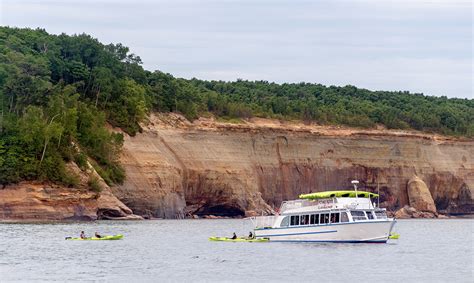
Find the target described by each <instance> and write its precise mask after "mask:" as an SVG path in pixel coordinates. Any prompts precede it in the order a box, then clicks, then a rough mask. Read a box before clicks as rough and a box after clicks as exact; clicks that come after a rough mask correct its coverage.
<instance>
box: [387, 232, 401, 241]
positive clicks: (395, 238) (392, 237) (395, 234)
mask: <svg viewBox="0 0 474 283" xmlns="http://www.w3.org/2000/svg"><path fill="white" fill-rule="evenodd" d="M388 238H389V239H393V240H397V239H398V238H400V234H397V233H390V236H388Z"/></svg>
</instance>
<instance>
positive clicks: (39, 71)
mask: <svg viewBox="0 0 474 283" xmlns="http://www.w3.org/2000/svg"><path fill="white" fill-rule="evenodd" d="M141 64H142V62H141V59H140V57H138V56H136V55H134V54H131V53H130V52H129V49H128V48H127V47H125V46H123V45H121V44H109V45H104V44H102V43H100V42H99V41H98V40H97V39H94V38H92V37H91V36H89V35H86V34H80V35H73V36H69V35H66V34H61V35H51V34H48V33H47V32H46V31H45V30H42V29H36V30H32V29H17V28H9V27H0V184H9V183H15V182H18V181H21V180H44V181H53V182H57V183H61V184H63V185H66V186H74V185H76V184H77V183H78V179H77V177H75V176H72V175H71V174H70V173H68V172H67V170H66V169H65V164H66V163H67V162H68V161H75V162H76V163H77V164H78V165H79V166H80V167H81V166H82V167H83V166H85V164H86V160H87V159H88V158H89V160H90V161H92V164H93V166H94V167H95V169H96V170H97V171H98V173H99V174H100V175H101V176H102V177H103V178H104V180H105V181H106V182H107V183H109V184H113V183H121V182H123V180H124V178H125V172H124V170H123V168H122V167H121V166H120V164H119V162H118V155H119V152H120V149H121V147H122V144H123V135H122V134H117V133H111V132H110V131H108V130H107V128H106V124H107V123H110V124H112V125H114V126H117V127H120V128H122V129H123V130H124V131H125V132H126V133H128V134H130V135H135V134H136V133H137V132H139V131H140V126H139V122H141V121H142V120H143V119H145V118H146V115H147V113H149V112H151V111H159V112H179V113H182V114H183V115H184V116H186V117H187V118H188V119H190V120H193V119H196V118H198V117H199V116H201V115H210V114H212V115H214V116H216V117H222V118H223V119H245V118H250V117H268V118H277V119H298V120H304V121H308V122H309V121H313V122H316V123H319V124H332V125H334V124H336V125H337V124H342V125H347V126H353V127H363V128H370V127H374V126H375V125H376V124H383V125H385V126H386V127H387V128H393V129H416V130H421V131H428V132H436V133H441V134H445V135H454V136H467V137H473V136H474V100H472V99H470V100H469V99H457V98H451V99H448V98H446V97H432V96H425V95H423V94H413V93H409V92H390V91H369V90H366V89H359V88H356V87H354V86H345V87H336V86H329V87H326V86H323V85H320V84H311V83H297V84H295V83H291V84H289V83H288V84H276V83H270V82H267V81H255V82H252V81H244V80H237V81H235V82H223V81H202V80H198V79H191V80H187V79H181V78H174V77H173V76H172V75H170V74H166V73H163V72H160V71H154V72H150V71H147V70H144V69H143V68H142V67H141Z"/></svg>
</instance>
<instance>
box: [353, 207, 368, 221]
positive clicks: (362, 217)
mask: <svg viewBox="0 0 474 283" xmlns="http://www.w3.org/2000/svg"><path fill="white" fill-rule="evenodd" d="M351 215H352V219H354V221H361V220H367V218H366V217H365V213H364V212H363V211H359V210H351Z"/></svg>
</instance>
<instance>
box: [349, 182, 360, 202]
mask: <svg viewBox="0 0 474 283" xmlns="http://www.w3.org/2000/svg"><path fill="white" fill-rule="evenodd" d="M351 183H352V185H354V190H355V192H356V198H357V184H359V181H357V180H352V182H351Z"/></svg>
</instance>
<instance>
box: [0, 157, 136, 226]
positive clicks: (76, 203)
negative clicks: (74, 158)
mask: <svg viewBox="0 0 474 283" xmlns="http://www.w3.org/2000/svg"><path fill="white" fill-rule="evenodd" d="M67 167H68V170H70V172H71V173H72V174H75V175H76V176H77V177H78V178H79V185H78V187H77V188H66V187H62V186H58V185H54V184H43V183H37V182H21V183H19V184H15V185H9V186H6V187H4V188H2V189H0V220H2V221H5V220H6V221H35V220H40V221H44V220H96V219H142V218H141V217H140V216H137V215H134V214H133V213H132V211H131V210H130V209H129V208H128V207H127V206H125V205H124V204H123V203H122V202H121V201H120V200H118V199H117V198H116V197H115V196H114V195H113V194H112V192H111V191H110V188H109V186H107V184H106V183H105V182H104V181H103V180H102V179H101V178H100V177H99V176H98V174H97V173H96V172H95V170H93V169H91V170H87V171H88V172H84V171H82V170H80V169H79V168H78V167H77V166H76V165H75V164H73V163H70V164H68V166H67ZM90 175H92V176H94V177H96V178H97V181H98V182H99V185H100V186H101V188H102V191H101V192H94V191H91V190H90V188H88V187H87V185H86V184H87V180H88V178H89V177H90Z"/></svg>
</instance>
